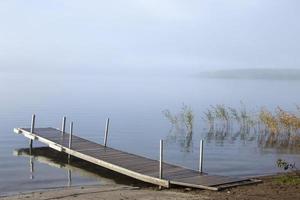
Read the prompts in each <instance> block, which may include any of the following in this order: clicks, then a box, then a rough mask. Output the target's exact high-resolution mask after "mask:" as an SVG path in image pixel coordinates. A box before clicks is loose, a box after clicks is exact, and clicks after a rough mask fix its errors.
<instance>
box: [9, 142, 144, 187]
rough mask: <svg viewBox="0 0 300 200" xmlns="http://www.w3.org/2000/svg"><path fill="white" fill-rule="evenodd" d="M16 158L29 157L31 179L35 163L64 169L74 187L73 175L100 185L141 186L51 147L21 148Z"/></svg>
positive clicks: (68, 183) (15, 153) (135, 181)
mask: <svg viewBox="0 0 300 200" xmlns="http://www.w3.org/2000/svg"><path fill="white" fill-rule="evenodd" d="M13 155H14V156H21V157H27V158H28V159H29V171H30V177H29V178H30V179H34V173H35V164H34V163H35V162H39V163H43V164H46V165H48V166H51V167H55V168H59V169H63V170H65V171H66V173H67V176H66V177H67V180H66V182H67V185H68V186H72V175H73V174H79V175H80V176H82V177H86V178H90V179H93V180H96V181H99V184H105V185H107V184H129V185H130V184H134V185H141V183H140V182H139V181H137V180H134V179H131V178H128V177H126V176H123V175H121V174H117V173H114V172H112V171H110V170H108V169H105V168H102V167H99V166H97V165H94V164H91V163H89V162H86V161H84V160H81V159H78V158H75V157H71V159H68V155H67V154H65V153H62V152H58V151H55V150H53V149H51V148H49V147H37V148H32V149H30V148H21V149H15V150H14V151H13Z"/></svg>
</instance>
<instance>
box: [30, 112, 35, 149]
mask: <svg viewBox="0 0 300 200" xmlns="http://www.w3.org/2000/svg"><path fill="white" fill-rule="evenodd" d="M34 126H35V114H33V115H32V118H31V128H30V132H31V133H34ZM32 142H33V141H32V140H31V139H30V140H29V146H30V149H32Z"/></svg>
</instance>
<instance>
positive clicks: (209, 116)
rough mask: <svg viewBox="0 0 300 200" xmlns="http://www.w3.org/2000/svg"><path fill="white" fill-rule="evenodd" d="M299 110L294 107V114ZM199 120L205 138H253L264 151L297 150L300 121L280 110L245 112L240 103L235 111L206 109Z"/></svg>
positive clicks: (216, 108)
mask: <svg viewBox="0 0 300 200" xmlns="http://www.w3.org/2000/svg"><path fill="white" fill-rule="evenodd" d="M299 109H300V108H299V106H297V110H299ZM203 118H204V119H205V121H206V122H207V124H208V138H212V137H214V138H215V139H219V140H224V139H227V138H229V139H231V140H235V139H237V138H238V137H240V139H242V140H254V139H255V138H257V139H258V142H259V144H260V145H263V146H264V147H292V148H295V147H296V148H300V117H299V116H298V115H297V114H296V113H292V112H288V111H286V110H284V109H282V108H281V107H277V108H276V109H275V111H273V112H271V111H269V110H268V109H266V108H262V109H261V110H260V111H259V112H248V110H247V109H246V106H245V105H244V104H243V103H241V107H240V108H238V109H236V108H233V107H227V106H225V105H216V106H210V108H209V109H208V110H207V111H206V112H204V117H203Z"/></svg>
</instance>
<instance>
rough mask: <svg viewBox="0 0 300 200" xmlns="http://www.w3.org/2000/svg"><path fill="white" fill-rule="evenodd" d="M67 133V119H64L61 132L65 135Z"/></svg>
mask: <svg viewBox="0 0 300 200" xmlns="http://www.w3.org/2000/svg"><path fill="white" fill-rule="evenodd" d="M65 131H66V117H63V120H62V124H61V132H62V134H64V133H65Z"/></svg>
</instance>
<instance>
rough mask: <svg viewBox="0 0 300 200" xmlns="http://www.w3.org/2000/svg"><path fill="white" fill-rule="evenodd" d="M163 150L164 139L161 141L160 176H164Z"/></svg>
mask: <svg viewBox="0 0 300 200" xmlns="http://www.w3.org/2000/svg"><path fill="white" fill-rule="evenodd" d="M163 150H164V142H163V140H160V141H159V178H160V179H162V178H163Z"/></svg>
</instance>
